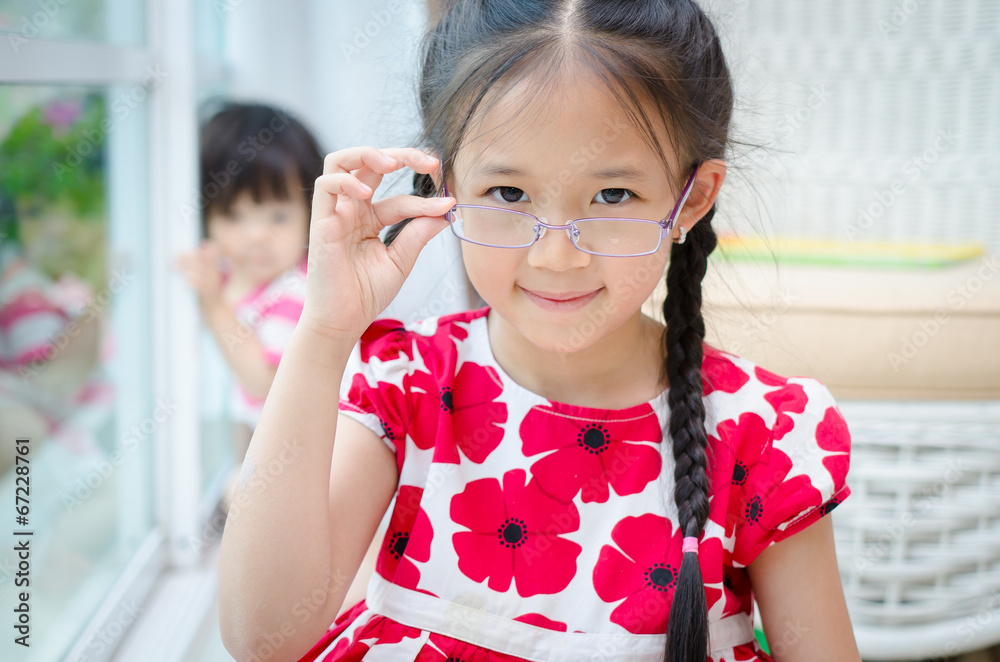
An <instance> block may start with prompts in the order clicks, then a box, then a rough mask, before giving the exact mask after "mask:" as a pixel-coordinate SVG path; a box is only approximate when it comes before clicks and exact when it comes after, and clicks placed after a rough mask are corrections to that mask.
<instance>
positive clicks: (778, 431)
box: [764, 382, 809, 439]
mask: <svg viewBox="0 0 1000 662" xmlns="http://www.w3.org/2000/svg"><path fill="white" fill-rule="evenodd" d="M764 399H765V400H767V402H768V404H770V405H771V406H772V407H774V411H775V413H776V414H777V415H778V417H777V418H776V419H775V421H774V428H773V430H774V438H775V439H781V438H782V437H784V436H785V433H786V432H788V431H789V430H791V429H792V427H794V426H795V422H794V421H793V420H792V417H791V416H789V415H788V414H789V413H792V414H801V413H802V412H804V411H805V410H806V402H808V400H809V398H808V397H807V396H806V391H805V389H804V388H802V385H801V384H790V383H788V382H786V383H785V384H783V385H782V387H781V388H779V389H776V390H774V391H770V392H769V393H767V394H765V395H764Z"/></svg>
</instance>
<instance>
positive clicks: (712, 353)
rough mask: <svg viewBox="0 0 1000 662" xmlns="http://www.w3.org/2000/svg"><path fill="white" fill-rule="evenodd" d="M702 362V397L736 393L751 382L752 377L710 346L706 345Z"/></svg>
mask: <svg viewBox="0 0 1000 662" xmlns="http://www.w3.org/2000/svg"><path fill="white" fill-rule="evenodd" d="M703 347H704V352H705V354H704V357H705V358H704V361H702V395H703V396H707V395H708V394H710V393H712V392H713V391H722V392H723V393H736V392H737V391H739V390H740V389H741V388H743V385H744V384H746V383H747V382H748V381H750V376H749V375H748V374H747V373H745V372H743V370H742V369H740V368H739V367H737V366H736V364H734V363H733V362H732V360H730V359H729V358H727V357H725V356H723V355H722V354H721V353H720V352H719V350H717V349H715V348H713V347H712V346H710V345H704V344H703Z"/></svg>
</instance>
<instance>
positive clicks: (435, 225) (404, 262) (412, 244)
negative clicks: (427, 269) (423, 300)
mask: <svg viewBox="0 0 1000 662" xmlns="http://www.w3.org/2000/svg"><path fill="white" fill-rule="evenodd" d="M442 221H443V217H441V216H434V217H431V216H418V217H416V218H414V219H413V220H412V221H410V222H409V223H407V224H406V227H404V228H403V229H402V230H400V232H399V235H398V236H397V237H396V238H395V239H394V240H393V242H392V243H391V244H389V245H388V246H387V247H386V253H387V254H388V255H389V258H390V259H391V260H392V261H393V262H394V263H395V264H396V267H397V268H398V269H399V270H400V271H401V272H402V273H403V278H407V277H409V275H410V272H411V271H413V265H414V264H415V263H416V261H417V256H418V255H419V254H420V251H421V250H423V248H424V246H426V245H427V242H428V241H430V240H431V239H433V238H434V236H435V235H437V233H439V232H441V230H443V229H444V228H446V227H447V226H448V224H447V223H445V222H442Z"/></svg>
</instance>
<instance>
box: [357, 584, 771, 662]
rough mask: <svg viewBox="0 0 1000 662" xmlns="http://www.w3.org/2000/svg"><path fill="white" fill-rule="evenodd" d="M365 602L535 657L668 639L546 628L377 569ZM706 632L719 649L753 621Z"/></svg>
mask: <svg viewBox="0 0 1000 662" xmlns="http://www.w3.org/2000/svg"><path fill="white" fill-rule="evenodd" d="M365 603H366V605H367V606H368V608H369V609H371V610H372V611H373V612H375V613H377V614H381V615H383V616H387V617H388V618H391V619H392V620H394V621H396V622H397V623H401V624H403V625H407V626H409V627H414V628H419V629H421V630H427V631H428V632H436V633H438V634H441V635H444V636H446V637H451V638H453V639H459V640H461V641H465V642H468V643H470V644H473V645H475V646H481V647H483V648H487V649H489V650H493V651H497V652H500V653H506V654H507V655H513V656H515V657H521V658H524V659H526V660H533V661H535V662H579V660H606V661H608V662H636V661H638V662H657V661H658V660H660V659H662V657H663V648H664V645H665V644H666V634H630V633H623V634H590V633H580V632H559V631H558V630H549V629H547V628H542V627H538V626H535V625H531V624H529V623H522V622H520V621H514V620H510V619H508V618H503V617H500V616H497V615H495V614H491V613H489V612H486V611H483V610H482V609H476V608H475V607H470V606H468V605H462V604H458V603H455V602H450V601H448V600H444V599H442V598H436V597H434V596H433V595H428V594H426V593H421V592H419V591H414V590H411V589H408V588H404V587H402V586H399V585H397V584H393V583H392V582H390V581H388V580H386V579H384V578H383V577H382V576H381V575H379V574H378V573H377V572H376V573H372V576H371V579H370V580H369V582H368V592H367V595H366V597H365ZM708 635H709V642H710V647H711V650H710V652H709V654H710V655H712V654H717V653H718V652H720V651H723V650H726V649H729V648H732V647H734V646H739V645H740V644H746V643H750V642H751V641H753V640H754V630H753V622H752V620H751V618H750V616H748V615H747V614H744V613H740V614H735V615H733V616H727V617H725V618H723V619H720V620H718V621H714V622H712V623H710V624H709V632H708Z"/></svg>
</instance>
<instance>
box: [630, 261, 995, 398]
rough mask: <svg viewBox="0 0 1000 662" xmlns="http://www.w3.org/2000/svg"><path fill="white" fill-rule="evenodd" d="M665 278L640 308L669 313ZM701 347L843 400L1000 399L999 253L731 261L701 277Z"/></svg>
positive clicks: (657, 314) (658, 314)
mask: <svg viewBox="0 0 1000 662" xmlns="http://www.w3.org/2000/svg"><path fill="white" fill-rule="evenodd" d="M665 293H666V287H665V285H664V284H663V283H661V284H660V285H659V287H658V288H657V290H656V291H655V292H654V293H653V295H652V297H650V300H649V301H647V302H646V306H645V307H644V311H645V312H646V313H647V314H650V315H654V316H655V317H656V318H657V319H662V302H663V297H664V296H665ZM703 296H704V313H705V324H706V338H705V339H706V342H708V343H709V344H711V345H713V346H716V347H719V348H720V349H723V350H725V351H728V352H732V353H734V354H737V355H740V356H743V357H746V358H748V359H750V360H751V361H754V362H756V363H758V364H760V365H761V366H762V367H764V368H767V369H768V370H771V371H772V372H775V373H778V374H780V375H784V376H794V375H807V376H811V377H815V378H817V379H819V380H820V381H822V382H823V383H825V384H826V385H827V387H829V388H830V391H831V392H832V393H833V394H834V396H836V397H842V398H885V399H896V398H900V399H935V400H937V399H1000V257H998V256H996V255H987V256H986V257H982V258H980V259H976V260H967V261H965V262H962V263H958V264H957V265H954V266H947V267H939V268H919V269H918V268H870V267H869V268H858V267H845V266H816V265H799V264H775V263H774V262H773V261H772V262H770V263H752V262H738V261H732V262H727V261H726V259H725V258H724V257H721V256H717V254H716V253H713V254H712V256H711V258H710V259H709V271H708V274H707V275H706V277H705V281H704V283H703Z"/></svg>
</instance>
